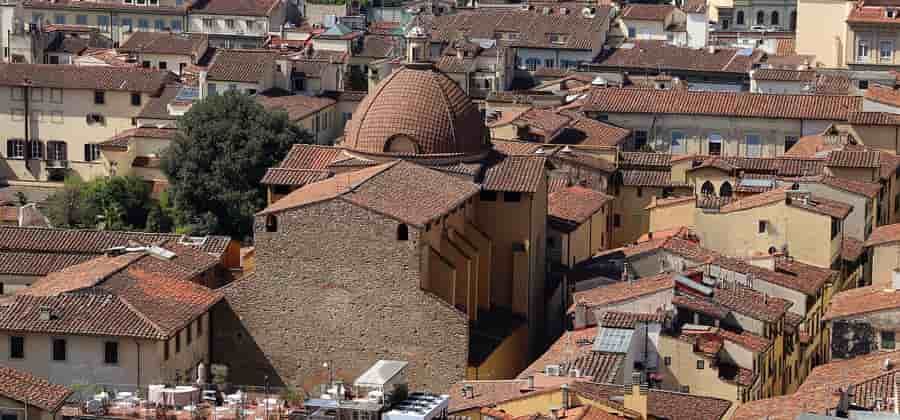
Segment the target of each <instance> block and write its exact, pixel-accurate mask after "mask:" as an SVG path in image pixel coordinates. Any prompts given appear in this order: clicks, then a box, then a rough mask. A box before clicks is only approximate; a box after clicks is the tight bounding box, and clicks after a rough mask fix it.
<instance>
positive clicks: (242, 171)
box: [162, 91, 312, 239]
mask: <svg viewBox="0 0 900 420" xmlns="http://www.w3.org/2000/svg"><path fill="white" fill-rule="evenodd" d="M311 141H312V138H311V137H310V135H309V134H308V133H307V132H306V131H304V130H303V129H301V128H300V127H298V126H297V125H296V124H294V123H292V122H291V121H290V120H289V119H288V117H287V114H286V113H284V112H268V111H266V110H265V109H264V108H263V107H262V106H261V105H259V104H258V103H257V102H256V101H254V100H253V99H252V98H250V97H249V96H247V95H244V94H241V93H237V92H232V91H229V92H226V93H225V94H223V95H212V96H210V97H208V98H207V99H205V100H203V101H200V102H197V103H194V105H193V106H192V107H191V109H190V111H188V112H187V113H185V114H184V115H183V116H182V117H181V118H179V120H178V134H177V135H176V137H175V140H174V141H173V142H172V144H171V145H170V146H169V147H168V149H166V152H165V153H164V154H163V156H162V168H163V172H165V174H166V176H167V177H168V178H169V194H170V198H171V200H172V203H173V205H174V209H175V212H174V214H175V215H176V220H175V222H176V224H177V225H179V226H181V227H183V228H184V229H179V230H184V231H186V232H188V233H192V234H224V235H230V236H232V237H233V238H236V239H243V238H246V237H248V236H249V235H250V233H251V231H252V226H253V215H254V213H256V212H257V211H259V210H260V209H262V208H263V207H264V206H265V204H266V193H265V188H263V186H262V185H260V183H259V182H260V180H262V177H263V175H265V173H266V169H268V168H269V167H272V166H275V165H277V164H278V163H279V162H280V161H281V160H282V159H283V158H284V156H285V155H286V154H287V152H288V151H289V150H290V148H291V146H292V145H293V144H295V143H309V142H311Z"/></svg>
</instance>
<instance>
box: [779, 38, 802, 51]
mask: <svg viewBox="0 0 900 420" xmlns="http://www.w3.org/2000/svg"><path fill="white" fill-rule="evenodd" d="M795 44H796V42H795V39H794V38H779V39H778V40H777V41H775V55H791V54H796V53H797V48H796V45H795Z"/></svg>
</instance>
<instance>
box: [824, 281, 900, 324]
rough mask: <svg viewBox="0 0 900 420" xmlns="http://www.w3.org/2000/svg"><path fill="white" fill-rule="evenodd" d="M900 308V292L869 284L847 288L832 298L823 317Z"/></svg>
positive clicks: (839, 316)
mask: <svg viewBox="0 0 900 420" xmlns="http://www.w3.org/2000/svg"><path fill="white" fill-rule="evenodd" d="M896 309H900V292H897V291H896V290H892V289H885V288H883V287H876V286H867V287H860V288H856V289H850V290H845V291H843V292H840V293H837V294H835V295H834V296H832V298H831V304H830V305H829V306H828V310H827V311H826V312H825V317H824V318H823V319H825V320H829V319H837V318H844V317H847V316H854V315H861V314H867V313H871V312H880V311H887V310H896Z"/></svg>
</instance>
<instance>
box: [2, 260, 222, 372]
mask: <svg viewBox="0 0 900 420" xmlns="http://www.w3.org/2000/svg"><path fill="white" fill-rule="evenodd" d="M132 248H135V247H132ZM215 266H216V260H215V258H213V257H211V256H204V255H202V254H199V253H196V252H192V251H190V250H189V249H188V248H187V247H184V246H180V245H177V244H172V243H169V244H164V245H163V246H148V245H144V246H141V247H137V248H136V249H125V248H118V249H114V250H109V251H108V252H107V254H106V255H103V256H100V257H96V258H93V259H90V260H87V261H85V262H83V263H81V264H76V265H73V266H70V267H67V268H64V269H62V270H60V271H56V272H53V273H51V274H49V275H48V276H46V277H44V278H42V279H40V280H38V281H37V282H35V283H34V284H32V285H31V286H30V287H28V288H27V289H25V290H22V291H21V292H20V293H19V294H17V295H15V296H13V297H11V298H10V300H9V302H8V303H7V305H6V306H4V308H3V309H2V310H0V340H3V341H5V342H7V343H8V346H7V347H6V349H7V350H6V354H5V355H4V358H5V360H6V362H5V364H6V365H7V366H10V367H13V368H16V369H21V370H24V371H27V372H30V373H31V374H33V375H36V376H39V377H42V378H46V379H47V380H49V381H51V382H53V383H58V384H67V385H68V384H75V383H92V384H110V385H119V386H141V385H146V384H150V383H162V382H174V381H180V380H185V379H189V378H192V377H196V367H197V366H198V364H200V363H205V364H209V343H210V340H209V338H208V337H209V334H210V333H211V330H210V322H209V320H210V316H209V311H210V309H211V308H212V306H213V305H214V304H216V303H217V302H218V301H219V300H220V299H221V294H220V293H218V292H215V291H213V290H212V289H209V288H207V287H206V286H203V285H200V284H198V283H196V281H195V280H194V279H195V278H196V277H197V276H199V277H205V276H207V275H209V274H210V271H209V270H213V269H214V267H215ZM73 278H77V279H79V280H78V281H74V282H73V281H72V279H73Z"/></svg>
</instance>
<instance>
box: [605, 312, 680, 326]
mask: <svg viewBox="0 0 900 420" xmlns="http://www.w3.org/2000/svg"><path fill="white" fill-rule="evenodd" d="M644 322H649V323H658V324H664V323H665V322H666V314H665V313H663V312H659V313H655V314H648V313H639V312H619V311H606V312H604V313H603V318H601V320H600V323H599V325H601V326H603V327H605V328H621V329H628V330H630V329H634V328H635V327H636V326H637V325H638V324H640V323H644ZM595 329H596V328H595Z"/></svg>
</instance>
